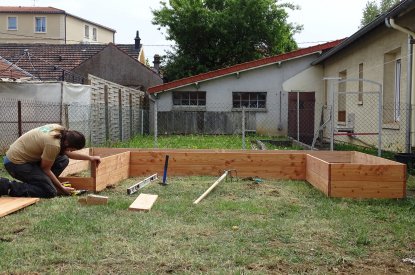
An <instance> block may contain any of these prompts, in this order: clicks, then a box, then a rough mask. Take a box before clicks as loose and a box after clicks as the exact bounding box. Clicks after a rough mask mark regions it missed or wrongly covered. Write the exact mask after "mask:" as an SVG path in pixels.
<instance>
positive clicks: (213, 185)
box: [193, 171, 229, 204]
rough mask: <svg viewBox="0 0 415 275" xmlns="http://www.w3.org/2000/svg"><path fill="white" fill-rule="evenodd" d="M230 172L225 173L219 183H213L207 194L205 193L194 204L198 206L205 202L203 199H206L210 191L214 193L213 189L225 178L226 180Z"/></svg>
mask: <svg viewBox="0 0 415 275" xmlns="http://www.w3.org/2000/svg"><path fill="white" fill-rule="evenodd" d="M228 172H229V171H225V173H223V175H222V176H220V178H219V179H218V180H217V181H215V183H213V184H212V186H210V187H209V189H208V190H206V191H205V193H203V194H202V195H201V196H200V197H199V198H198V199H197V200H195V201H194V202H193V204H198V203H199V202H200V201H201V200H203V198H204V197H206V196H207V195H208V194H209V193H210V191H212V190H213V188H215V187H216V185H218V184H219V183H220V182H221V181H222V180H223V179H224V178H226V176H227V175H228Z"/></svg>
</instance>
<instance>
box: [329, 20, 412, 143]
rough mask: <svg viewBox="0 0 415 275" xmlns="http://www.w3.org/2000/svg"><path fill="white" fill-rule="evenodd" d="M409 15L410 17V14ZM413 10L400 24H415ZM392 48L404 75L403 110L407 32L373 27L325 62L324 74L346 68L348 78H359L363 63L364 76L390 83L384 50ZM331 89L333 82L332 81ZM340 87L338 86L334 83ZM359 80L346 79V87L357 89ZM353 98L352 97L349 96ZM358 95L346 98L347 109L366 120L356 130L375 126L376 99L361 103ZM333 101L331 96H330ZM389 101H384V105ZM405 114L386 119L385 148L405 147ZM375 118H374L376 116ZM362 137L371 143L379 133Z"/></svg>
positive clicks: (403, 83) (335, 74) (403, 87)
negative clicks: (398, 118) (386, 70)
mask: <svg viewBox="0 0 415 275" xmlns="http://www.w3.org/2000/svg"><path fill="white" fill-rule="evenodd" d="M408 16H409V17H408ZM411 18H413V13H411V14H410V15H407V17H406V19H403V21H402V19H401V20H400V21H396V23H397V24H398V25H400V24H402V25H403V26H408V24H410V22H412V23H411V24H412V26H414V23H415V21H414V20H413V19H411ZM393 51H398V52H399V54H398V55H399V56H397V58H400V59H401V68H402V73H401V78H400V83H401V87H400V91H401V92H400V96H401V105H403V106H401V110H403V111H404V109H403V108H404V107H405V106H404V105H405V104H406V103H407V66H408V65H407V64H408V46H407V35H405V34H403V33H402V32H399V31H397V30H394V29H390V28H387V27H386V26H382V27H379V28H377V29H375V30H373V31H372V32H371V33H370V34H368V35H366V36H365V37H364V38H362V39H359V40H358V41H355V42H354V43H353V44H351V45H350V46H349V47H348V48H346V49H344V50H342V51H341V52H339V53H337V54H335V55H334V56H332V57H330V58H329V59H327V60H326V61H325V62H324V68H325V69H324V75H325V77H338V76H339V73H340V72H344V71H346V72H347V78H348V79H356V78H359V64H361V63H363V78H364V79H368V80H371V81H375V82H378V83H381V84H382V85H383V87H385V85H386V84H387V83H386V82H385V81H391V80H389V79H385V78H384V77H385V76H384V74H385V73H384V64H385V63H386V62H385V59H384V56H385V54H387V53H389V52H393ZM373 87H374V86H373V85H370V84H368V83H364V84H363V91H373V89H374V88H373ZM329 89H330V85H329ZM335 90H336V91H337V86H335ZM357 90H358V81H354V82H353V81H352V82H347V83H346V91H348V92H349V91H357ZM349 98H350V100H349ZM356 98H357V95H356V96H355V97H354V98H353V97H349V96H348V99H347V103H346V104H347V105H346V106H347V107H346V108H347V110H346V115H347V113H359V114H360V116H359V118H357V117H356V119H360V120H364V121H365V123H366V124H362V123H361V124H360V125H361V126H360V127H358V128H357V129H355V132H368V130H369V131H370V129H371V128H373V123H377V121H378V120H377V117H376V116H377V113H378V111H377V108H378V107H377V106H378V105H377V102H375V100H374V99H373V100H365V99H364V100H363V103H362V104H359V103H358V102H357V100H356ZM328 100H329V102H330V98H328ZM385 104H387V102H384V105H385ZM405 116H406V114H405V112H401V120H400V121H398V122H394V123H387V122H384V123H383V127H382V128H383V129H382V132H383V136H382V137H383V148H384V149H388V150H393V151H403V150H404V148H405V138H404V137H405V132H406V125H405V122H406V118H405ZM374 119H376V121H375V122H373V120H374ZM412 120H413V119H412ZM412 127H414V126H412ZM337 139H343V140H344V141H346V142H356V141H358V140H357V139H356V138H352V137H344V138H340V137H338V138H337ZM359 140H361V141H363V143H369V144H373V145H376V144H377V137H376V136H368V137H359Z"/></svg>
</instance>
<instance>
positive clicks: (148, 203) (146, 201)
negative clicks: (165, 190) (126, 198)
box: [128, 193, 158, 211]
mask: <svg viewBox="0 0 415 275" xmlns="http://www.w3.org/2000/svg"><path fill="white" fill-rule="evenodd" d="M157 197H158V195H151V194H143V193H141V194H140V195H138V197H137V198H136V199H135V200H134V202H133V203H132V204H131V205H130V207H129V208H128V210H130V211H150V209H151V208H152V207H153V204H154V203H155V202H156V200H157Z"/></svg>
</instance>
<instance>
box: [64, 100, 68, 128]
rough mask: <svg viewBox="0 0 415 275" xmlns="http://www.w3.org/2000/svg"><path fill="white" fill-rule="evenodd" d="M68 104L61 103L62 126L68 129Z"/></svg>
mask: <svg viewBox="0 0 415 275" xmlns="http://www.w3.org/2000/svg"><path fill="white" fill-rule="evenodd" d="M68 107H69V106H68V104H63V120H64V122H65V123H64V126H65V128H66V129H69V110H68Z"/></svg>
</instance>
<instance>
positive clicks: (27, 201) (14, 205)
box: [0, 197, 40, 217]
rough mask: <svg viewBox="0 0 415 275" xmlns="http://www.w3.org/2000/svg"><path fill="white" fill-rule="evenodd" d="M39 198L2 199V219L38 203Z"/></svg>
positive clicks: (0, 203) (0, 208)
mask: <svg viewBox="0 0 415 275" xmlns="http://www.w3.org/2000/svg"><path fill="white" fill-rule="evenodd" d="M39 200H40V199H39V198H20V197H1V198H0V217H4V216H6V215H8V214H10V213H13V212H16V211H17V210H20V209H22V208H25V207H27V206H29V205H31V204H34V203H36V202H38V201H39Z"/></svg>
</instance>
